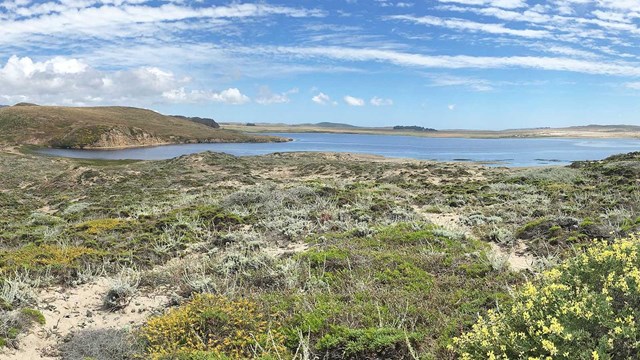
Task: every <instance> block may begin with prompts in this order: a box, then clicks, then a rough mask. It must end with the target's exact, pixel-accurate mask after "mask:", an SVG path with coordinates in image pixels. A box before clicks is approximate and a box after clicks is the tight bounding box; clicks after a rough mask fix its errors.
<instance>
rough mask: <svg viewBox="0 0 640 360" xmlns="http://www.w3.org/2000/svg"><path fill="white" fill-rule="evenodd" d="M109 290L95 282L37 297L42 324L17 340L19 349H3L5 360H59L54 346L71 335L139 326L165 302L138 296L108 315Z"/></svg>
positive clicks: (105, 282) (103, 281) (106, 283)
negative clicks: (82, 331)
mask: <svg viewBox="0 0 640 360" xmlns="http://www.w3.org/2000/svg"><path fill="white" fill-rule="evenodd" d="M110 286H111V282H110V279H108V278H98V279H96V280H94V281H93V282H91V283H87V284H83V285H80V286H78V287H73V288H63V287H59V286H56V287H51V288H47V289H43V290H42V291H40V293H39V295H38V297H37V298H38V299H39V300H38V301H39V304H38V305H39V308H40V310H41V312H42V314H43V315H44V317H45V319H46V324H45V325H44V326H40V327H34V329H33V330H32V331H31V332H30V333H28V334H27V335H26V336H23V337H20V348H19V349H17V350H15V349H5V350H3V351H2V352H0V358H2V359H6V360H27V359H28V360H39V359H59V358H60V356H59V354H58V351H57V347H58V343H59V342H60V341H62V340H63V339H64V338H65V337H66V336H68V335H69V334H70V333H72V332H73V331H77V330H83V329H87V330H89V329H93V330H99V329H122V328H126V327H134V326H138V325H141V324H142V323H143V322H144V321H145V319H146V318H147V317H148V316H149V315H150V314H151V313H152V312H153V311H155V310H160V309H163V308H164V307H165V306H164V305H165V304H166V303H167V302H168V300H169V298H168V296H167V295H166V294H165V293H161V292H159V291H153V292H147V291H145V292H142V291H140V292H138V293H136V295H134V297H133V299H132V301H131V303H130V304H129V306H127V307H126V308H125V309H123V310H121V311H109V310H106V309H104V308H103V306H102V302H103V299H104V296H105V294H106V293H107V291H108V290H109V288H110Z"/></svg>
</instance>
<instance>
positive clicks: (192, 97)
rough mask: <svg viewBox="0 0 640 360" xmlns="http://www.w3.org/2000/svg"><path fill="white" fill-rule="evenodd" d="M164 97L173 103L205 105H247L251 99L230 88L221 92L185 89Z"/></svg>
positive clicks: (166, 92)
mask: <svg viewBox="0 0 640 360" xmlns="http://www.w3.org/2000/svg"><path fill="white" fill-rule="evenodd" d="M162 97H163V98H164V99H166V100H167V101H170V102H173V103H203V102H215V103H224V104H229V105H242V104H246V103H248V102H249V101H251V99H250V98H249V97H248V96H246V95H244V94H243V93H242V92H240V90H239V89H237V88H229V89H226V90H223V91H220V92H213V91H209V90H191V91H187V90H185V89H184V88H179V89H173V90H169V91H165V92H163V93H162Z"/></svg>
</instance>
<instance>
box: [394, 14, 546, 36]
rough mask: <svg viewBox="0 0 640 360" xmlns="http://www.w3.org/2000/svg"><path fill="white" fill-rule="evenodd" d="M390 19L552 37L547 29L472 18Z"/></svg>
mask: <svg viewBox="0 0 640 360" xmlns="http://www.w3.org/2000/svg"><path fill="white" fill-rule="evenodd" d="M389 19H392V20H404V21H409V22H413V23H416V24H421V25H431V26H440V27H444V28H448V29H453V30H467V31H474V32H475V31H480V32H486V33H489V34H497V35H512V36H520V37H525V38H546V37H550V36H551V34H550V33H549V32H548V31H546V30H532V29H522V30H520V29H511V28H507V27H505V26H504V25H503V24H489V23H479V22H475V21H470V20H464V19H455V18H451V19H445V18H439V17H435V16H422V17H415V16H410V15H395V16H390V17H389Z"/></svg>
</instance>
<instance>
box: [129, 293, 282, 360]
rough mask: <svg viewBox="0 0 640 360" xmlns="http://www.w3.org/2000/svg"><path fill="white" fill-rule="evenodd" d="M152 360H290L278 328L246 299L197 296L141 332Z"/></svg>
mask: <svg viewBox="0 0 640 360" xmlns="http://www.w3.org/2000/svg"><path fill="white" fill-rule="evenodd" d="M141 335H142V338H143V340H144V341H145V343H146V352H147V355H148V357H149V358H151V359H154V360H155V359H176V358H184V359H188V358H200V357H202V358H204V359H207V358H217V357H224V356H228V357H229V358H231V359H247V358H260V357H263V358H267V356H269V355H270V356H272V357H273V358H289V357H290V356H289V355H288V351H287V349H286V347H285V346H284V341H285V336H284V335H283V334H282V332H281V331H280V330H279V324H278V323H277V322H276V321H275V320H272V319H269V318H267V317H266V316H265V315H264V314H263V313H262V312H261V311H260V309H259V308H258V306H257V304H255V303H254V302H252V301H250V300H245V299H240V300H230V299H227V298H225V297H222V296H215V295H211V294H199V295H196V296H195V297H194V298H193V299H192V300H191V301H189V302H188V303H186V304H184V305H183V306H181V307H179V308H176V309H172V310H169V311H168V312H167V313H166V314H164V315H161V316H158V317H155V318H152V319H150V320H149V321H148V322H147V323H146V325H145V326H144V327H143V328H142V329H141Z"/></svg>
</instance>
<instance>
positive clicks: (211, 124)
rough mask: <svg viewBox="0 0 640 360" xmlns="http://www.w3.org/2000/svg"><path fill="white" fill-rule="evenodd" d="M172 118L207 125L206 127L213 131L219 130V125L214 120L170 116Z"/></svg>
mask: <svg viewBox="0 0 640 360" xmlns="http://www.w3.org/2000/svg"><path fill="white" fill-rule="evenodd" d="M172 117H174V118H177V119H184V120H189V121H193V122H197V123H199V124H202V125H207V126H208V127H212V128H214V129H219V128H220V125H219V124H218V123H217V122H216V121H215V120H213V119H209V118H201V117H188V116H182V115H172Z"/></svg>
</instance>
